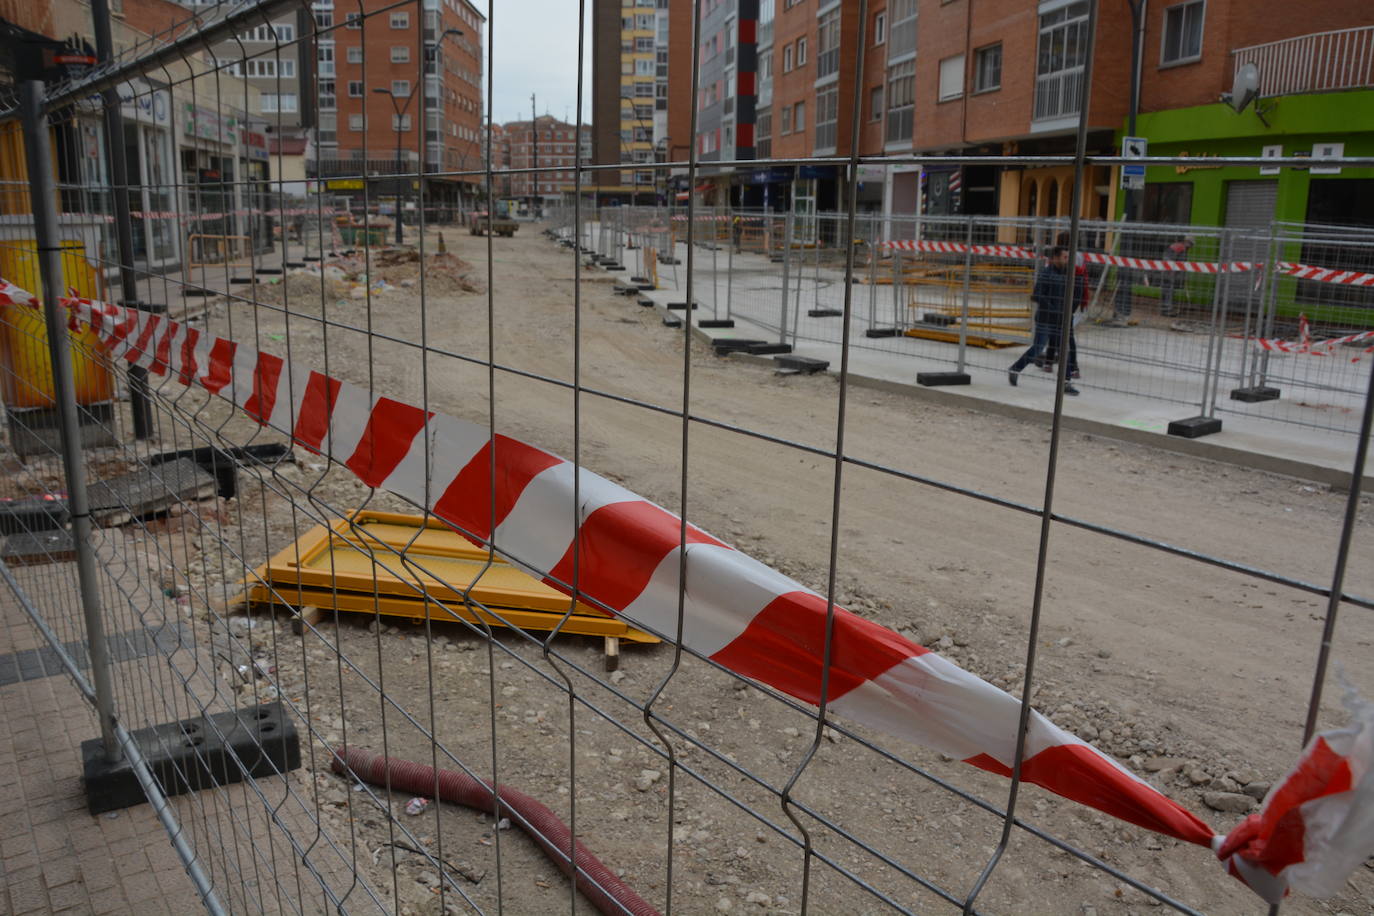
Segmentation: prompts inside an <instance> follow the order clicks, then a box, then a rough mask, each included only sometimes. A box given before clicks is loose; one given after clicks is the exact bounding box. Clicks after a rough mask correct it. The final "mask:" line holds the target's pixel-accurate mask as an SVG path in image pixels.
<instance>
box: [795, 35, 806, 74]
mask: <svg viewBox="0 0 1374 916" xmlns="http://www.w3.org/2000/svg"><path fill="white" fill-rule="evenodd" d="M797 66H798V67H804V66H806V39H805V38H798V39H797Z"/></svg>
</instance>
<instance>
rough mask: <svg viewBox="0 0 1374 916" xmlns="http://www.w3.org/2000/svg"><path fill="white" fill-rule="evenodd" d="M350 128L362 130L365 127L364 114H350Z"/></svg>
mask: <svg viewBox="0 0 1374 916" xmlns="http://www.w3.org/2000/svg"><path fill="white" fill-rule="evenodd" d="M348 129H349V130H362V129H363V116H362V115H360V114H351V115H349V116H348Z"/></svg>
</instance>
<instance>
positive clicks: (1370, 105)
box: [1137, 90, 1374, 228]
mask: <svg viewBox="0 0 1374 916" xmlns="http://www.w3.org/2000/svg"><path fill="white" fill-rule="evenodd" d="M1137 129H1138V131H1139V134H1140V136H1142V137H1145V138H1147V139H1148V140H1149V141H1150V155H1152V156H1187V157H1189V158H1195V159H1198V160H1199V161H1198V164H1197V165H1195V166H1193V165H1188V166H1158V167H1152V168H1150V169H1149V170H1147V172H1146V176H1145V181H1146V187H1145V200H1144V206H1143V212H1142V214H1141V215H1142V217H1143V219H1144V220H1145V221H1146V222H1177V223H1192V224H1195V225H1200V226H1226V225H1233V226H1244V227H1247V228H1259V227H1260V226H1261V225H1263V226H1267V225H1268V224H1269V223H1270V221H1272V220H1277V221H1279V222H1295V223H1297V222H1308V223H1318V224H1323V225H1354V226H1366V227H1371V228H1374V168H1336V167H1332V166H1327V167H1323V166H1320V165H1317V164H1316V163H1314V164H1313V166H1312V167H1309V168H1277V167H1275V168H1272V169H1261V168H1260V167H1257V166H1228V167H1221V168H1218V167H1216V166H1209V165H1208V164H1207V162H1206V160H1207V158H1209V157H1215V156H1263V155H1270V156H1277V155H1283V156H1320V155H1321V154H1322V153H1323V152H1326V153H1327V154H1335V155H1346V156H1374V90H1355V91H1350V92H1327V93H1316V94H1311V95H1291V96H1280V97H1278V98H1271V99H1262V100H1260V102H1259V104H1258V108H1257V107H1256V106H1254V105H1252V106H1250V107H1248V108H1247V109H1246V110H1245V111H1243V112H1241V113H1240V114H1237V113H1235V112H1234V111H1232V110H1231V108H1230V107H1229V106H1227V105H1224V104H1221V103H1217V104H1214V105H1199V106H1197V107H1195V108H1177V109H1173V110H1170V111H1160V112H1154V113H1151V114H1144V115H1141V116H1140V118H1139V121H1138V128H1137ZM1333 145H1334V147H1333ZM1266 203H1272V206H1271V207H1266V206H1265V204H1266ZM1266 211H1267V212H1266ZM1261 217H1267V218H1264V219H1263V222H1262V223H1261V222H1260V218H1261Z"/></svg>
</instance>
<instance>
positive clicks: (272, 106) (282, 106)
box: [259, 92, 297, 113]
mask: <svg viewBox="0 0 1374 916" xmlns="http://www.w3.org/2000/svg"><path fill="white" fill-rule="evenodd" d="M259 99H260V100H261V101H262V110H263V111H264V112H277V111H279V112H284V113H290V112H294V111H295V110H296V107H297V102H296V93H294V92H283V93H281V94H280V95H278V94H276V93H273V92H264V93H263V94H262V95H261V96H259Z"/></svg>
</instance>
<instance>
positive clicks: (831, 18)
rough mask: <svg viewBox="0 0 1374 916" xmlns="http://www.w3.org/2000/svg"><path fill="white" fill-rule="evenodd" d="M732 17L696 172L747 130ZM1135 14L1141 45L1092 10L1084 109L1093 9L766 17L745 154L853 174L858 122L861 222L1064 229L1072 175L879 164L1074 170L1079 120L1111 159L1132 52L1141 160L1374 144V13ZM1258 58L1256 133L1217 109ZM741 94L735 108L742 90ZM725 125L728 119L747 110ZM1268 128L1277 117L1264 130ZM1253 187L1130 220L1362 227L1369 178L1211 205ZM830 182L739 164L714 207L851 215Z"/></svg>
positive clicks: (1107, 194) (1176, 5)
mask: <svg viewBox="0 0 1374 916" xmlns="http://www.w3.org/2000/svg"><path fill="white" fill-rule="evenodd" d="M743 2H744V0H720V2H715V3H712V2H708V3H707V4H706V6H705V7H704V8H703V19H702V30H701V40H700V42H699V45H698V48H697V52H698V54H699V55H700V56H701V64H702V77H701V80H700V82H699V85H698V87H697V90H696V94H697V98H696V99H695V100H694V101H695V104H696V105H697V106H698V118H699V120H698V130H697V143H698V153H699V155H700V158H701V160H702V161H703V162H704V163H709V162H712V161H728V160H730V159H732V158H733V159H740V158H743V157H741V156H740V155H739V152H740V150H739V144H738V139H737V138H738V136H739V131H740V122H739V120H738V119H737V118H736V120H734V121H733V122H732V120H731V115H730V114H729V113H728V112H727V110H726V109H727V108H728V107H729V105H728V104H727V103H728V100H730V99H731V98H732V82H731V72H730V70H729V67H730V66H731V62H730V61H729V59H728V57H725V56H723V52H724V50H726V49H729V48H731V47H738V46H740V44H741V42H742V40H746V39H747V38H748V37H749V35H748V31H747V29H748V26H747V25H745V26H744V29H745V31H744V32H741V31H740V29H741V23H742V22H745V21H746V20H745V19H744V18H743V17H741V16H740V14H739V10H740V8H741V5H742V3H743ZM1142 8H1144V9H1145V15H1144V16H1143V17H1142V18H1141V20H1140V30H1139V31H1137V30H1136V24H1135V23H1134V22H1133V20H1132V16H1131V11H1130V7H1129V5H1128V4H1124V3H1101V4H1099V7H1098V20H1097V30H1096V38H1095V47H1094V49H1093V50H1092V58H1093V59H1092V62H1091V63H1092V86H1091V90H1090V91H1088V92H1086V93H1085V76H1086V73H1087V70H1088V67H1087V64H1088V55H1089V41H1088V18H1089V9H1088V3H1087V2H1085V0H1041V2H1038V3H1027V2H1024V0H979V2H978V3H972V2H969V0H873V2H871V3H870V4H869V9H868V13H867V20H866V21H865V22H862V23H861V22H859V21H858V8H857V4H852V3H843V2H840V0H760V2H759V6H758V23H757V31H756V33H755V37H756V38H757V82H756V89H757V99H756V118H755V143H756V150H755V154H756V155H757V157H758V158H759V159H761V160H768V159H804V158H813V157H824V156H840V157H843V156H846V155H848V154H849V153H850V151H851V147H852V142H851V138H852V137H853V136H854V127H855V124H854V120H853V119H855V118H857V122H858V123H857V136H858V152H859V154H860V155H862V156H864V157H865V158H868V159H870V160H872V161H871V162H870V163H868V164H866V165H864V166H862V167H861V169H860V173H859V176H858V177H859V186H858V188H857V189H856V195H857V201H856V203H857V204H858V207H859V209H860V210H861V211H878V212H883V213H885V214H889V215H893V216H902V215H911V216H916V215H919V214H931V215H940V214H974V215H987V216H1008V217H1010V216H1022V217H1059V216H1067V215H1068V211H1069V208H1070V196H1071V193H1072V188H1073V182H1072V175H1073V170H1072V169H1071V168H1070V167H1068V166H1044V167H1040V166H1027V167H1003V166H999V165H993V164H989V165H986V166H980V165H977V164H973V165H963V166H943V165H940V164H938V163H934V164H929V165H928V166H927V167H925V168H924V169H922V168H920V167H918V166H917V165H915V164H912V163H893V164H890V165H881V164H878V162H879V161H880V160H881V159H882V158H883V157H908V158H909V157H912V156H913V155H915V156H920V155H922V154H930V155H959V156H965V157H978V156H996V155H1022V156H1037V155H1041V156H1049V155H1067V154H1070V153H1071V152H1072V151H1073V148H1074V142H1075V135H1076V130H1077V126H1078V120H1079V113H1080V111H1081V110H1082V109H1083V108H1084V106H1086V109H1087V112H1086V120H1087V127H1088V152H1089V153H1090V154H1099V155H1112V154H1115V153H1116V151H1117V150H1118V149H1119V145H1120V137H1121V136H1122V134H1123V131H1124V128H1125V127H1126V126H1127V124H1128V123H1129V115H1130V107H1131V98H1132V92H1131V87H1132V79H1133V72H1132V66H1131V63H1132V49H1133V46H1134V45H1135V42H1136V41H1137V40H1139V41H1140V43H1141V47H1142V48H1143V53H1142V55H1141V65H1140V70H1139V86H1140V95H1139V108H1138V112H1137V114H1138V127H1137V132H1138V133H1139V134H1140V135H1141V136H1144V137H1146V138H1147V139H1149V140H1150V141H1151V143H1152V146H1151V150H1152V151H1155V152H1165V153H1176V152H1186V151H1188V150H1189V149H1190V148H1192V149H1196V150H1199V151H1202V153H1203V154H1204V155H1211V154H1216V153H1217V152H1218V151H1221V150H1232V151H1237V154H1239V151H1241V150H1244V151H1245V152H1246V153H1247V154H1249V155H1256V156H1258V155H1261V153H1262V151H1264V150H1269V151H1270V152H1269V153H1268V154H1272V155H1278V153H1277V152H1274V151H1275V150H1278V149H1283V150H1284V151H1285V153H1286V154H1289V155H1291V154H1293V152H1294V151H1296V152H1297V153H1299V154H1304V153H1307V152H1311V151H1317V152H1312V155H1317V154H1318V153H1319V152H1320V151H1323V150H1325V151H1330V150H1331V149H1336V148H1339V149H1344V150H1345V151H1347V152H1351V151H1356V150H1364V149H1367V148H1368V146H1367V143H1368V134H1367V133H1366V132H1365V125H1369V124H1374V112H1371V110H1370V108H1369V100H1368V97H1367V95H1361V94H1360V92H1361V90H1368V89H1374V71H1371V69H1370V64H1369V63H1368V62H1369V61H1370V60H1371V59H1374V38H1371V37H1370V32H1371V28H1370V27H1371V26H1374V5H1371V4H1369V3H1367V2H1363V0H1321V2H1318V3H1313V4H1309V5H1307V6H1305V7H1304V8H1303V10H1304V12H1303V15H1302V16H1300V17H1295V16H1293V15H1291V13H1292V8H1291V7H1290V6H1289V5H1288V4H1284V3H1281V2H1278V0H1260V2H1246V0H1177V2H1162V3H1153V4H1142ZM732 29H733V34H731V30H732ZM860 49H862V51H863V60H862V62H861V63H860V62H859V61H858V60H856V57H857V54H858V52H859V50H860ZM1264 55H1267V58H1266V59H1267V60H1268V61H1269V64H1268V68H1269V69H1270V70H1272V71H1274V72H1273V73H1272V74H1271V75H1264V74H1262V82H1263V86H1262V88H1261V92H1260V95H1261V99H1260V102H1259V106H1258V107H1259V111H1258V113H1256V110H1255V109H1254V108H1252V109H1251V110H1250V111H1249V112H1243V113H1241V114H1239V115H1237V114H1236V113H1235V112H1233V111H1231V109H1230V108H1229V107H1227V106H1225V105H1222V104H1220V103H1219V102H1218V99H1219V98H1220V97H1221V96H1222V94H1223V93H1226V92H1229V91H1230V89H1231V86H1232V82H1233V76H1234V73H1235V71H1236V69H1237V67H1238V66H1239V65H1240V64H1242V63H1244V62H1246V61H1249V60H1251V59H1259V57H1258V56H1264ZM1298 60H1301V61H1307V62H1310V66H1311V67H1312V72H1313V73H1314V74H1315V73H1326V74H1327V77H1325V78H1324V79H1325V81H1324V82H1323V81H1322V80H1315V79H1314V80H1308V82H1307V83H1303V82H1302V79H1300V78H1299V75H1298V74H1296V73H1294V72H1293V71H1294V70H1295V67H1294V65H1293V63H1292V62H1293V61H1298ZM1285 62H1287V63H1285ZM1323 68H1324V69H1323ZM1278 71H1283V72H1278ZM856 78H857V79H858V80H859V84H858V85H857V86H856V85H855V82H854V81H855V79H856ZM734 79H735V82H734V94H738V86H739V75H738V70H736V71H735V77H734ZM856 90H857V92H856ZM1332 93H1335V95H1334V96H1333V95H1331V94H1332ZM1322 96H1327V97H1329V99H1328V100H1327V101H1322V100H1321V97H1322ZM856 98H857V103H856ZM734 105H735V107H736V108H737V109H738V107H739V100H738V99H736V100H735V101H734ZM856 105H857V111H856V110H855V108H856ZM1268 111H1272V112H1280V113H1281V114H1277V115H1276V116H1275V117H1269V116H1268V114H1266V112H1268ZM1361 115H1363V116H1361ZM1266 120H1267V121H1268V123H1267V124H1266V123H1265V122H1266ZM728 141H734V142H733V143H732V142H728ZM1333 144H1334V146H1333ZM704 171H705V170H704ZM1249 173H1255V174H1249ZM1249 173H1247V176H1246V177H1241V176H1239V175H1238V174H1236V175H1233V174H1231V173H1229V172H1227V171H1225V170H1207V169H1205V167H1199V168H1197V169H1185V170H1183V171H1181V172H1177V171H1169V170H1161V169H1152V170H1150V172H1149V175H1148V183H1147V186H1146V189H1145V191H1144V194H1143V199H1144V202H1143V205H1142V213H1141V214H1138V216H1141V217H1143V218H1147V219H1166V218H1167V219H1179V218H1182V217H1187V218H1188V219H1193V220H1198V221H1211V222H1214V223H1222V224H1225V223H1226V222H1227V220H1228V218H1229V219H1231V220H1232V221H1235V220H1236V219H1241V218H1249V217H1240V216H1235V215H1234V214H1238V213H1240V212H1241V210H1242V209H1243V206H1242V204H1241V198H1242V197H1243V196H1244V195H1246V194H1249V195H1251V196H1252V197H1253V196H1255V195H1260V196H1265V197H1266V199H1269V198H1272V201H1273V203H1274V207H1271V208H1270V209H1269V211H1266V212H1274V213H1279V214H1282V215H1283V217H1284V218H1316V217H1317V216H1319V215H1321V216H1322V218H1326V217H1327V216H1331V215H1332V214H1333V213H1335V211H1336V210H1337V209H1339V208H1340V207H1341V206H1344V207H1345V209H1346V210H1347V211H1350V210H1359V209H1360V207H1358V206H1356V205H1355V204H1353V203H1344V204H1342V203H1341V202H1343V201H1344V202H1350V201H1359V200H1363V199H1364V198H1363V197H1362V196H1361V195H1363V194H1364V193H1365V192H1364V191H1363V185H1357V184H1355V183H1354V182H1355V181H1363V180H1364V176H1365V173H1364V172H1363V171H1360V170H1352V169H1346V170H1345V173H1344V175H1343V177H1344V178H1346V180H1347V182H1348V184H1347V185H1345V186H1344V191H1343V192H1337V191H1327V190H1324V189H1323V186H1322V185H1321V184H1320V183H1317V185H1316V187H1317V193H1316V197H1315V198H1313V197H1312V195H1311V194H1310V193H1308V190H1306V189H1309V188H1310V186H1311V185H1312V182H1311V181H1310V180H1309V179H1308V178H1305V177H1303V176H1302V175H1299V174H1296V173H1292V172H1291V170H1290V172H1288V173H1285V174H1284V175H1281V176H1279V179H1278V184H1277V185H1275V186H1269V187H1267V189H1258V188H1251V189H1250V190H1245V189H1242V188H1240V187H1239V186H1238V187H1237V189H1236V190H1235V191H1234V192H1230V191H1227V190H1226V189H1225V188H1224V187H1221V186H1220V185H1219V186H1217V187H1210V186H1211V185H1212V184H1213V183H1217V182H1220V183H1225V182H1229V181H1241V180H1253V179H1258V178H1260V176H1259V175H1258V174H1257V170H1256V169H1251V170H1249ZM840 177H841V173H840V172H839V171H837V170H836V169H835V168H834V167H833V166H825V165H819V164H818V165H814V166H812V165H805V164H803V165H799V166H768V165H767V164H766V163H760V164H759V165H758V166H752V167H751V166H749V165H747V164H745V163H737V164H736V165H735V166H734V167H732V168H723V169H721V170H720V174H719V175H717V176H716V177H715V178H714V184H715V189H714V190H715V192H716V196H715V197H713V199H714V200H725V199H728V200H729V201H730V202H731V203H734V204H736V205H740V206H746V207H756V206H762V207H767V208H778V207H791V208H793V209H795V210H796V211H797V212H798V213H800V214H803V215H805V214H806V213H807V212H809V211H816V210H833V209H841V208H843V207H844V205H845V203H846V202H845V201H844V200H843V191H844V188H843V184H844V183H843V182H842V181H840V180H839V179H840ZM1271 177H1272V176H1271ZM1185 184H1186V185H1197V186H1198V187H1199V191H1198V192H1197V193H1196V194H1195V195H1194V196H1193V197H1190V198H1189V200H1188V201H1185V200H1184V198H1185V197H1188V195H1189V194H1190V193H1193V192H1189V191H1185V190H1183V189H1182V188H1181V187H1179V186H1180V185H1185ZM1119 185H1120V176H1119V174H1118V170H1116V169H1114V168H1109V167H1105V166H1100V167H1099V166H1095V167H1093V169H1092V171H1091V173H1090V175H1089V176H1088V181H1087V182H1086V193H1085V194H1084V196H1083V199H1082V201H1081V212H1082V214H1083V215H1084V216H1087V217H1100V218H1107V217H1110V216H1112V215H1114V214H1118V213H1122V212H1124V210H1125V198H1126V195H1125V194H1123V193H1121V192H1120V190H1119ZM1156 185H1160V186H1164V185H1168V186H1171V187H1159V188H1158V189H1156V188H1155V186H1156ZM1204 189H1205V190H1204ZM1228 193H1234V194H1235V195H1237V197H1236V206H1235V207H1233V208H1232V213H1233V216H1232V217H1228V216H1227V208H1226V206H1225V204H1226V200H1225V198H1226V195H1227V194H1228ZM1194 200H1195V201H1196V203H1195V204H1194V203H1191V202H1190V201H1194ZM1309 201H1312V202H1311V203H1309Z"/></svg>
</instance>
